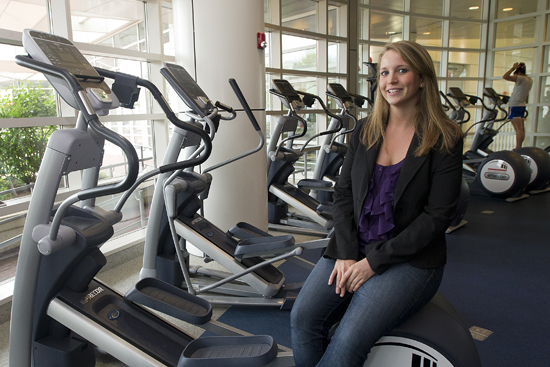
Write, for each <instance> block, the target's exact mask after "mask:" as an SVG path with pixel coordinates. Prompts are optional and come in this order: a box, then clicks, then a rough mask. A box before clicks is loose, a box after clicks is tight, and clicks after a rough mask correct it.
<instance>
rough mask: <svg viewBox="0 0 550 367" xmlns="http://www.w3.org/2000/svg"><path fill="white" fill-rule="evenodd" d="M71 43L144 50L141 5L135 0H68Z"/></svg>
mask: <svg viewBox="0 0 550 367" xmlns="http://www.w3.org/2000/svg"><path fill="white" fill-rule="evenodd" d="M70 5H71V22H72V29H73V40H74V41H75V42H87V43H98V44H102V45H107V46H114V47H119V48H124V49H132V50H139V51H145V34H144V24H143V22H144V19H145V15H144V9H145V8H144V5H143V3H142V2H139V1H135V0H119V1H116V2H114V1H107V2H97V1H94V0H84V1H83V0H71V2H70Z"/></svg>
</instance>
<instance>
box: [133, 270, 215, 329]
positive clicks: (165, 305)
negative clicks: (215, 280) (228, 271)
mask: <svg viewBox="0 0 550 367" xmlns="http://www.w3.org/2000/svg"><path fill="white" fill-rule="evenodd" d="M124 298H126V299H128V300H130V301H132V302H135V303H137V304H140V305H143V306H147V307H150V308H152V309H154V310H157V311H160V312H162V313H164V314H167V315H170V316H173V317H175V318H177V319H179V320H183V321H185V322H188V323H191V324H194V325H203V324H206V323H207V322H208V321H210V319H211V318H212V305H211V304H210V303H209V302H207V301H205V300H204V299H202V298H199V297H196V296H193V295H192V294H190V293H187V292H186V291H184V290H183V289H180V288H177V287H175V286H173V285H171V284H169V283H166V282H163V281H162V280H159V279H156V278H144V279H141V280H140V281H139V282H137V283H136V284H135V285H134V286H133V287H132V289H130V290H129V291H128V293H126V295H125V296H124Z"/></svg>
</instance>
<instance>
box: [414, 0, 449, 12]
mask: <svg viewBox="0 0 550 367" xmlns="http://www.w3.org/2000/svg"><path fill="white" fill-rule="evenodd" d="M411 13H419V14H431V15H443V0H411Z"/></svg>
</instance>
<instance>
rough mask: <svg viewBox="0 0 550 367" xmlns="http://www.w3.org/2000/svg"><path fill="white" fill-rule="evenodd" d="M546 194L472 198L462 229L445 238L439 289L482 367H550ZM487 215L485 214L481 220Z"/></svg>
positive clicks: (549, 204) (548, 201)
mask: <svg viewBox="0 0 550 367" xmlns="http://www.w3.org/2000/svg"><path fill="white" fill-rule="evenodd" d="M549 208H550V193H547V194H541V195H537V196H531V197H529V198H528V199H526V200H522V201H518V202H515V203H507V202H505V201H500V200H496V199H490V198H483V197H472V201H471V202H470V206H469V207H468V211H467V213H466V216H465V219H466V220H467V221H468V224H467V225H466V226H465V227H464V228H462V229H459V230H457V231H456V232H454V233H452V234H449V235H447V241H448V246H447V247H448V265H447V267H446V269H445V277H444V279H443V283H442V285H441V288H440V292H441V293H443V295H445V296H446V297H447V299H449V301H451V303H452V304H453V305H454V306H455V308H456V309H457V311H458V312H459V314H460V315H462V317H463V318H464V320H465V322H466V324H467V325H468V326H472V325H475V326H479V327H482V328H485V329H488V330H491V331H493V334H492V335H491V336H490V337H489V338H487V339H486V340H484V341H481V342H480V341H476V345H477V348H478V351H479V354H480V358H481V362H482V365H483V366H484V367H493V366H494V367H497V366H498V367H503V366H548V365H550V362H549V361H550V349H549V348H548V343H549V341H550V319H549V318H548V316H547V312H548V306H549V305H550V283H549V282H548V280H549V279H550V267H549V264H550V241H549V240H548V234H549V233H550V231H549V230H548V227H549V225H550V221H549V218H548V212H549V210H548V209H549ZM484 211H492V212H493V213H492V214H484V213H483V212H484Z"/></svg>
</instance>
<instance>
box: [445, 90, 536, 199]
mask: <svg viewBox="0 0 550 367" xmlns="http://www.w3.org/2000/svg"><path fill="white" fill-rule="evenodd" d="M447 96H449V97H451V98H453V99H454V100H455V103H456V105H457V106H458V108H455V107H454V106H453V104H452V103H451V102H450V101H449V100H448V99H447V103H448V104H449V106H453V107H452V108H453V109H454V110H456V111H459V112H458V113H457V116H462V117H464V116H468V118H469V113H463V111H466V110H465V108H466V107H467V106H469V105H471V104H475V103H476V102H477V100H479V98H478V97H475V96H469V97H470V99H468V97H467V96H466V95H465V94H464V93H463V92H462V90H460V88H456V87H451V88H449V93H448V94H447ZM493 116H494V113H493V114H492V115H491V118H493ZM485 120H486V119H483V120H482V121H480V122H478V123H476V124H480V123H484V122H485ZM466 121H467V120H466ZM464 122H465V121H457V123H459V124H461V123H464ZM466 133H467V132H466ZM466 133H465V134H466ZM463 166H464V170H465V175H464V177H465V178H466V180H467V181H468V182H469V187H470V193H471V194H472V195H479V196H491V197H495V198H500V199H505V200H506V201H508V202H513V201H517V200H521V199H525V198H527V197H528V196H529V195H527V194H526V193H525V188H526V186H527V184H528V183H529V178H530V176H531V172H530V170H529V167H528V166H527V163H526V162H525V160H524V159H523V157H522V156H521V155H520V154H518V153H516V152H511V151H501V152H494V153H488V154H486V155H485V156H482V157H477V158H471V157H468V156H465V157H464V163H463ZM472 175H474V178H473V179H472Z"/></svg>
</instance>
